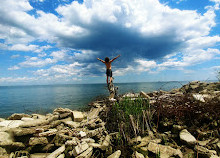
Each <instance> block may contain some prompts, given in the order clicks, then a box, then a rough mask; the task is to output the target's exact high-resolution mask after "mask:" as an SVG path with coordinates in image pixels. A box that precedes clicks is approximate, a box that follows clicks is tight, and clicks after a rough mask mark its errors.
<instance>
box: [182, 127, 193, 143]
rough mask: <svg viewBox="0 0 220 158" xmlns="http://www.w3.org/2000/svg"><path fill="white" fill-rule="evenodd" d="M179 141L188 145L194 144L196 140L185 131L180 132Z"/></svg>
mask: <svg viewBox="0 0 220 158" xmlns="http://www.w3.org/2000/svg"><path fill="white" fill-rule="evenodd" d="M180 140H181V141H183V142H185V143H186V144H188V145H195V144H196V138H195V137H194V136H193V135H192V134H191V133H189V132H188V131H187V130H186V129H184V130H182V131H181V132H180Z"/></svg>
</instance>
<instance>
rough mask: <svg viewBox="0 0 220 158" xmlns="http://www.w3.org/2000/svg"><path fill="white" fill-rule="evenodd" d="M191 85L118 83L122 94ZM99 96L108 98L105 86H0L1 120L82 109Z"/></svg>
mask: <svg viewBox="0 0 220 158" xmlns="http://www.w3.org/2000/svg"><path fill="white" fill-rule="evenodd" d="M185 83H188V82H145V83H118V84H115V85H116V86H118V87H119V94H124V93H126V92H140V91H144V92H151V91H155V90H160V89H161V90H171V89H173V88H179V87H181V86H182V85H183V84H185ZM99 96H108V90H107V87H106V85H105V84H81V85H46V86H45V85H44V86H0V117H8V116H10V115H11V114H13V113H34V112H35V113H47V112H52V111H53V109H54V108H56V107H66V108H70V109H82V108H85V107H87V105H88V103H89V102H91V101H93V100H95V99H96V98H97V97H99Z"/></svg>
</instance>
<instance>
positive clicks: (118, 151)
mask: <svg viewBox="0 0 220 158" xmlns="http://www.w3.org/2000/svg"><path fill="white" fill-rule="evenodd" d="M120 156H121V150H117V151H116V152H114V153H113V154H111V155H110V156H108V157H107V158H119V157H120Z"/></svg>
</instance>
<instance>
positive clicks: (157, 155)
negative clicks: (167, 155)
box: [156, 150, 160, 158]
mask: <svg viewBox="0 0 220 158" xmlns="http://www.w3.org/2000/svg"><path fill="white" fill-rule="evenodd" d="M156 158H160V150H158V152H156Z"/></svg>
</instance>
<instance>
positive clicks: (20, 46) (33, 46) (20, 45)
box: [9, 44, 38, 51]
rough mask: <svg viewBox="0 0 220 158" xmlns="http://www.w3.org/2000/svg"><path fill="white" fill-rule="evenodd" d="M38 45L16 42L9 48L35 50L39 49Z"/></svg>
mask: <svg viewBox="0 0 220 158" xmlns="http://www.w3.org/2000/svg"><path fill="white" fill-rule="evenodd" d="M37 47H38V46H37V45H32V44H31V45H24V44H15V45H13V46H11V47H10V48H9V50H16V51H34V50H36V49H37Z"/></svg>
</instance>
